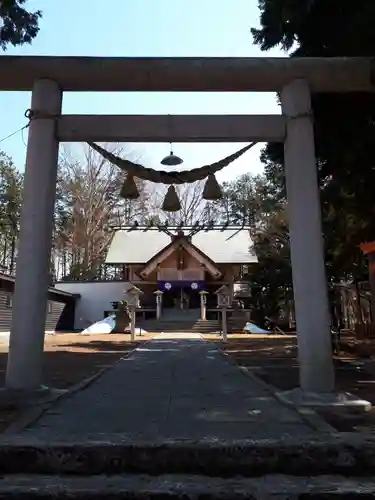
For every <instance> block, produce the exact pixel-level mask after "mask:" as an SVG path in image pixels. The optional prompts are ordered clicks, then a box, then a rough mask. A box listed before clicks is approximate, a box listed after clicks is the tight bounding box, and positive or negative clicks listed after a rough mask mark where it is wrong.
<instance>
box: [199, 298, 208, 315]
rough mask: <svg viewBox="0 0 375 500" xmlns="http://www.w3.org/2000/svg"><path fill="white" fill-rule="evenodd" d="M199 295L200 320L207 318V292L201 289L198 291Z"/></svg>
mask: <svg viewBox="0 0 375 500" xmlns="http://www.w3.org/2000/svg"><path fill="white" fill-rule="evenodd" d="M199 295H200V297H201V319H202V320H204V321H205V320H206V319H207V314H206V312H207V295H208V292H206V291H205V290H202V291H201V292H199Z"/></svg>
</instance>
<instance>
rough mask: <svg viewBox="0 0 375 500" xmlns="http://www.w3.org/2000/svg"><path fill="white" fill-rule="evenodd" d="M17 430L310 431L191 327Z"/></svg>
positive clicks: (138, 435)
mask: <svg viewBox="0 0 375 500" xmlns="http://www.w3.org/2000/svg"><path fill="white" fill-rule="evenodd" d="M172 335H173V338H171V337H172ZM66 369H67V370H69V366H67V367H66ZM24 432H25V433H26V434H27V435H32V436H35V437H42V438H43V437H45V438H51V437H54V438H59V437H63V438H64V439H76V438H77V437H79V438H85V437H86V438H89V437H93V435H96V434H99V433H100V434H102V433H108V434H113V433H121V434H124V435H127V436H129V437H131V438H134V439H147V440H149V441H152V440H154V439H160V438H190V439H198V438H204V437H206V438H218V439H245V438H250V439H261V438H278V437H280V436H282V435H291V436H298V437H299V436H301V437H302V436H312V435H314V434H315V433H316V431H315V430H314V429H312V428H311V427H310V426H309V425H308V424H306V423H304V422H303V421H302V419H301V417H300V415H299V414H298V413H297V412H295V411H294V410H293V409H289V408H286V407H284V406H283V405H282V404H281V403H279V402H278V401H277V400H276V399H274V398H273V397H272V396H270V394H269V393H268V392H267V391H266V389H265V388H264V387H263V386H262V385H260V384H258V383H257V382H256V381H254V380H253V379H252V378H250V377H248V376H246V375H245V374H243V373H242V372H241V371H240V370H239V369H238V368H237V367H236V366H235V365H233V364H232V363H231V362H230V361H229V359H228V358H226V357H225V356H223V355H222V354H221V353H220V351H219V350H218V349H217V348H216V347H215V345H214V344H213V343H210V342H207V341H204V340H203V339H202V338H201V337H200V336H199V335H197V334H191V335H183V334H169V335H164V334H161V335H159V336H157V337H156V338H155V339H154V340H152V341H151V342H149V343H147V344H145V345H144V346H143V347H141V348H140V349H138V350H137V351H135V352H134V353H133V354H132V355H131V356H130V357H128V358H125V359H123V360H121V361H120V362H119V363H117V364H116V365H115V366H114V367H113V368H111V369H110V370H108V371H106V372H105V373H104V374H103V375H102V376H101V377H100V378H99V379H97V380H96V382H94V383H93V384H91V385H90V386H88V387H87V388H86V389H84V390H82V391H79V392H77V393H75V394H74V395H72V396H71V397H68V398H64V399H62V400H61V401H60V402H57V403H56V404H55V405H54V406H53V407H51V408H50V410H49V411H48V412H47V413H45V414H44V415H43V416H42V417H41V419H40V420H39V421H38V422H36V423H35V424H34V426H33V427H32V428H31V429H29V430H27V431H24Z"/></svg>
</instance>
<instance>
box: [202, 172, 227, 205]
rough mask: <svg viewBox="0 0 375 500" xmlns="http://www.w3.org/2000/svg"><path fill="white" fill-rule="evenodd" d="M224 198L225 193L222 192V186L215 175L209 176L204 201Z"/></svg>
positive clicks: (203, 194)
mask: <svg viewBox="0 0 375 500" xmlns="http://www.w3.org/2000/svg"><path fill="white" fill-rule="evenodd" d="M222 196H223V192H222V190H221V187H220V184H219V183H218V182H217V180H216V177H215V176H214V174H209V176H208V177H207V180H206V184H205V185H204V188H203V193H202V198H203V199H204V200H210V201H215V200H220V198H221V197H222Z"/></svg>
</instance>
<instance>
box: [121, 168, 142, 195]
mask: <svg viewBox="0 0 375 500" xmlns="http://www.w3.org/2000/svg"><path fill="white" fill-rule="evenodd" d="M120 196H121V198H125V199H126V200H136V199H137V198H139V191H138V188H137V184H136V183H135V180H134V176H133V175H130V174H128V175H127V176H126V179H125V181H124V184H123V185H122V187H121V190H120Z"/></svg>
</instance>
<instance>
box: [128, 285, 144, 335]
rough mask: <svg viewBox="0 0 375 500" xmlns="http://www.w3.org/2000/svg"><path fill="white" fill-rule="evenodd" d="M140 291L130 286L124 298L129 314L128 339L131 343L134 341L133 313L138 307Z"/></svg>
mask: <svg viewBox="0 0 375 500" xmlns="http://www.w3.org/2000/svg"><path fill="white" fill-rule="evenodd" d="M142 293H143V292H142V290H140V289H139V288H137V287H136V286H134V285H133V286H132V287H131V288H129V290H127V292H126V297H127V299H126V300H127V302H128V307H129V313H130V338H131V340H132V341H134V340H135V317H136V314H135V311H136V309H137V308H138V307H139V296H140V295H141V294H142Z"/></svg>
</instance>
